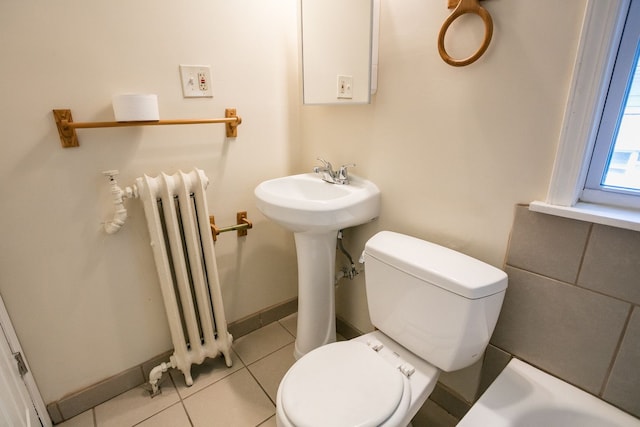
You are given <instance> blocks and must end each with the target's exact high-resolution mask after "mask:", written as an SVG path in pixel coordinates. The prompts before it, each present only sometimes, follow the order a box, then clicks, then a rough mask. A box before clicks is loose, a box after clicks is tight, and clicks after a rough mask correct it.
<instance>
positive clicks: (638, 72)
mask: <svg viewBox="0 0 640 427" xmlns="http://www.w3.org/2000/svg"><path fill="white" fill-rule="evenodd" d="M639 39H640V0H632V1H631V5H630V7H629V12H628V14H627V16H626V20H625V25H624V29H623V32H622V37H621V39H620V45H619V48H618V49H617V55H616V59H615V65H614V68H613V73H612V74H611V79H610V82H609V85H608V90H607V96H606V100H605V104H604V108H603V111H602V116H601V118H600V126H599V127H598V132H597V136H596V140H595V146H594V149H593V155H592V157H591V162H590V165H589V169H588V172H587V178H586V182H585V186H584V191H583V192H582V195H581V196H580V199H581V200H584V201H588V202H596V203H606V204H613V205H622V206H631V207H640V158H639V154H640V64H639V63H638V55H639V53H640V45H639V43H638V41H639Z"/></svg>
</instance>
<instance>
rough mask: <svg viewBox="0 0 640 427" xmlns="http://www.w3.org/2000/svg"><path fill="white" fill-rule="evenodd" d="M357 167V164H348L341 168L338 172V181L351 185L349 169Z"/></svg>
mask: <svg viewBox="0 0 640 427" xmlns="http://www.w3.org/2000/svg"><path fill="white" fill-rule="evenodd" d="M355 165H356V164H355V163H348V164H346V165H342V166H340V169H339V170H338V177H337V180H338V181H340V182H341V183H343V184H348V183H349V173H348V172H347V168H352V167H355Z"/></svg>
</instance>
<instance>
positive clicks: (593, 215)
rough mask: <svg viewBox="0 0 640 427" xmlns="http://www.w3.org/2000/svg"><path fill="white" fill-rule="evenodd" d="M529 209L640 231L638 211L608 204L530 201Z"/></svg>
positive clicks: (639, 214)
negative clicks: (560, 203)
mask: <svg viewBox="0 0 640 427" xmlns="http://www.w3.org/2000/svg"><path fill="white" fill-rule="evenodd" d="M529 210H531V211H534V212H540V213H545V214H549V215H556V216H562V217H565V218H571V219H577V220H580V221H589V222H594V223H596V224H604V225H610V226H612V227H618V228H626V229H627V230H634V231H640V211H639V210H635V209H625V208H618V207H613V206H608V205H596V204H593V203H584V202H578V203H576V204H575V205H574V206H571V207H569V206H557V205H550V204H548V203H545V202H539V201H535V202H531V204H530V205H529Z"/></svg>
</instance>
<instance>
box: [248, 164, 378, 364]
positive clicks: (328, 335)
mask: <svg viewBox="0 0 640 427" xmlns="http://www.w3.org/2000/svg"><path fill="white" fill-rule="evenodd" d="M255 196H256V206H257V207H258V209H259V210H260V212H262V213H263V214H264V216H266V217H267V218H269V219H270V220H272V221H273V222H275V223H277V224H280V225H281V226H282V227H284V228H286V229H287V230H289V231H293V236H294V238H295V242H296V255H297V259H298V327H297V333H296V344H295V350H294V353H293V355H294V356H295V358H296V359H298V358H300V357H302V356H303V355H304V354H306V353H308V352H309V351H311V350H313V349H314V348H317V347H320V346H321V345H324V344H328V343H330V342H334V341H335V340H336V319H335V317H336V314H335V300H334V292H335V291H334V288H335V286H334V285H335V281H336V243H337V236H338V231H339V230H342V229H343V228H347V227H353V226H356V225H359V224H364V223H365V222H369V221H371V220H373V219H375V218H376V217H377V216H378V213H379V212H380V190H379V189H378V187H377V186H376V185H375V184H374V183H372V182H371V181H367V180H365V179H362V178H358V177H357V176H353V175H352V176H351V177H350V183H349V184H345V185H338V184H331V183H328V182H325V181H323V180H322V178H320V176H319V175H317V174H314V173H307V174H301V175H292V176H285V177H283V178H276V179H272V180H269V181H265V182H263V183H261V184H260V185H258V186H257V187H256V189H255Z"/></svg>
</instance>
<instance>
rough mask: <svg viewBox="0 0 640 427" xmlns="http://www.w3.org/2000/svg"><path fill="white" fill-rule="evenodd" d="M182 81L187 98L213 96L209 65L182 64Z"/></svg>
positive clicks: (184, 94) (183, 93)
mask: <svg viewBox="0 0 640 427" xmlns="http://www.w3.org/2000/svg"><path fill="white" fill-rule="evenodd" d="M180 81H181V82H182V95H183V96H184V97H185V98H202V97H204V98H212V97H213V89H212V87H211V67H210V66H209V65H180Z"/></svg>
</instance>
